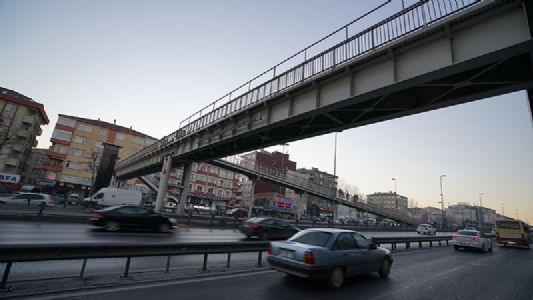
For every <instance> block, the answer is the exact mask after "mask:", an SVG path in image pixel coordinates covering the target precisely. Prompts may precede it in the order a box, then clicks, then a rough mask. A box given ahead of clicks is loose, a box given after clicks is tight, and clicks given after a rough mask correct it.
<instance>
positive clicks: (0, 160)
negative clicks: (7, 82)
mask: <svg viewBox="0 0 533 300" xmlns="http://www.w3.org/2000/svg"><path fill="white" fill-rule="evenodd" d="M0 111H1V115H0V175H1V176H0V182H1V183H3V184H4V183H5V184H18V183H19V182H20V180H21V177H22V175H23V173H24V171H25V170H26V168H27V162H28V161H29V157H30V155H31V152H32V148H33V147H36V146H37V140H36V137H37V136H39V135H41V133H42V130H41V126H42V125H45V124H48V122H49V120H48V116H47V115H46V112H45V110H44V105H43V104H41V103H38V102H36V101H34V100H33V99H31V98H29V97H27V96H24V95H22V94H20V93H17V92H15V91H12V90H9V89H6V88H2V87H0Z"/></svg>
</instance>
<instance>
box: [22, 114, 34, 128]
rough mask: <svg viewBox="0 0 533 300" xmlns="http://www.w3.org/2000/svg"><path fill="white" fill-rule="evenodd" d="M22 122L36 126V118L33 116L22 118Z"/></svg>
mask: <svg viewBox="0 0 533 300" xmlns="http://www.w3.org/2000/svg"><path fill="white" fill-rule="evenodd" d="M22 123H25V124H28V125H31V126H34V125H35V118H34V117H33V116H24V118H23V119H22Z"/></svg>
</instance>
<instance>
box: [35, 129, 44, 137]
mask: <svg viewBox="0 0 533 300" xmlns="http://www.w3.org/2000/svg"><path fill="white" fill-rule="evenodd" d="M41 134H43V129H42V128H41V127H39V128H37V131H36V132H35V135H37V136H41Z"/></svg>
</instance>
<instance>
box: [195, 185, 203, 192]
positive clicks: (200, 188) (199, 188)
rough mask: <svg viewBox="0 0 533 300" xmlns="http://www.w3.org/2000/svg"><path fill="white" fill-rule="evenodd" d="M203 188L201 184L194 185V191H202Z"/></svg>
mask: <svg viewBox="0 0 533 300" xmlns="http://www.w3.org/2000/svg"><path fill="white" fill-rule="evenodd" d="M203 190H204V187H203V186H201V185H197V186H196V191H197V192H202V191H203Z"/></svg>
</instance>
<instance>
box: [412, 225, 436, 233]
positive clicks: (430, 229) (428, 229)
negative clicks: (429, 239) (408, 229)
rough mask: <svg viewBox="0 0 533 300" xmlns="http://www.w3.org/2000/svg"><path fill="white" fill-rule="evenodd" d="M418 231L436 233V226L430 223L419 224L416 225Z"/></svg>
mask: <svg viewBox="0 0 533 300" xmlns="http://www.w3.org/2000/svg"><path fill="white" fill-rule="evenodd" d="M416 232H417V233H418V234H433V235H435V228H434V227H433V226H431V225H429V224H419V225H418V226H417V227H416Z"/></svg>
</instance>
